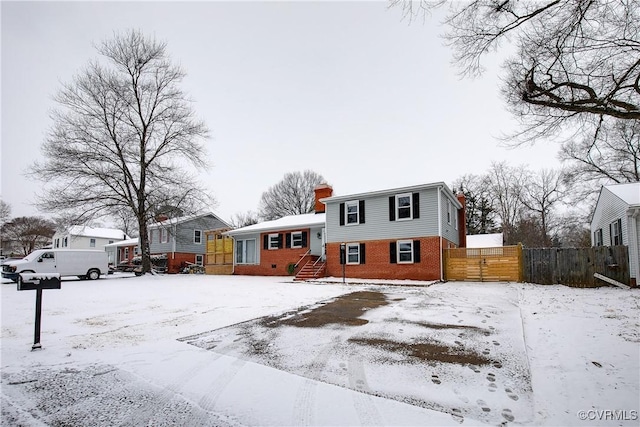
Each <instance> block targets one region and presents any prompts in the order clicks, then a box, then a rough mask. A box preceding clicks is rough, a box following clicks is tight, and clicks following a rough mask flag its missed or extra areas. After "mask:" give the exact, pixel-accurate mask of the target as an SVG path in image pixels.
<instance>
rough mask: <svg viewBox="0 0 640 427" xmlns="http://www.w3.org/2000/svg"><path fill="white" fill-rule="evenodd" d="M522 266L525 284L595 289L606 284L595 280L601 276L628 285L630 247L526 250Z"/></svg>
mask: <svg viewBox="0 0 640 427" xmlns="http://www.w3.org/2000/svg"><path fill="white" fill-rule="evenodd" d="M522 262H523V273H524V277H523V279H524V281H525V282H530V283H539V284H541V285H554V284H562V285H567V286H574V287H594V286H602V285H604V284H605V282H603V281H601V280H600V279H596V278H595V277H594V276H593V275H594V273H600V274H602V275H603V276H606V277H608V278H610V279H614V280H616V281H618V282H621V283H623V284H625V285H628V284H629V250H628V248H627V246H597V247H592V248H542V249H524V250H523V257H522Z"/></svg>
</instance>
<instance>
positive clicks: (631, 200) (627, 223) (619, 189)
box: [591, 182, 640, 285]
mask: <svg viewBox="0 0 640 427" xmlns="http://www.w3.org/2000/svg"><path fill="white" fill-rule="evenodd" d="M591 244H592V245H593V246H616V245H625V246H628V248H629V269H630V272H629V273H630V274H629V276H630V278H631V283H632V284H633V285H637V279H638V274H639V273H640V252H639V250H638V248H639V247H640V182H634V183H627V184H616V185H606V186H603V187H602V188H601V189H600V196H599V197H598V202H597V204H596V208H595V210H594V212H593V217H592V219H591Z"/></svg>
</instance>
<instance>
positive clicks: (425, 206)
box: [326, 187, 457, 243]
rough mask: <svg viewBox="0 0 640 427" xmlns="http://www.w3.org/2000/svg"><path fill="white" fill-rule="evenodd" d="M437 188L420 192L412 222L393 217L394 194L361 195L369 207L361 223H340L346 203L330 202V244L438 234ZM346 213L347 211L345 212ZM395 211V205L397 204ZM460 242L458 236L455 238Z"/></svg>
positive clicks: (328, 211) (328, 240)
mask: <svg viewBox="0 0 640 427" xmlns="http://www.w3.org/2000/svg"><path fill="white" fill-rule="evenodd" d="M437 194H438V192H437V188H436V187H432V188H427V189H423V190H420V191H419V195H420V196H419V197H420V203H419V214H420V215H419V218H414V219H412V220H411V221H407V220H405V221H390V220H389V197H392V198H393V200H394V202H395V195H394V194H393V193H387V194H380V195H376V196H371V197H366V196H364V195H360V199H361V200H362V202H363V203H362V205H361V206H366V222H364V223H363V222H362V221H360V223H359V224H358V226H352V227H348V226H346V218H344V217H343V218H344V219H345V226H340V216H341V215H340V206H341V205H342V206H344V205H346V202H342V203H341V201H340V200H337V201H335V202H328V203H327V204H326V207H327V231H326V234H327V236H326V238H327V242H328V243H342V242H350V241H351V242H352V241H360V242H363V241H367V240H381V239H394V240H395V239H410V238H413V237H416V236H437V235H438V202H437V200H438V198H437ZM342 212H343V213H344V211H342ZM394 212H395V206H394ZM454 242H456V243H457V238H456V240H454Z"/></svg>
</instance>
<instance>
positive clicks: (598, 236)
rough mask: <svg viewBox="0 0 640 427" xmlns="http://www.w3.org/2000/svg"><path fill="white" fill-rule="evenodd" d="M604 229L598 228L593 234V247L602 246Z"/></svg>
mask: <svg viewBox="0 0 640 427" xmlns="http://www.w3.org/2000/svg"><path fill="white" fill-rule="evenodd" d="M602 245H603V242H602V228H598V229H597V230H596V231H594V232H593V246H602Z"/></svg>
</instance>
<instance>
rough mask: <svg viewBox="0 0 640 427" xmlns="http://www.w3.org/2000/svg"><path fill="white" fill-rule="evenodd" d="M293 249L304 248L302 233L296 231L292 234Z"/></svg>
mask: <svg viewBox="0 0 640 427" xmlns="http://www.w3.org/2000/svg"><path fill="white" fill-rule="evenodd" d="M291 247H292V248H301V247H302V231H294V232H293V233H291Z"/></svg>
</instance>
